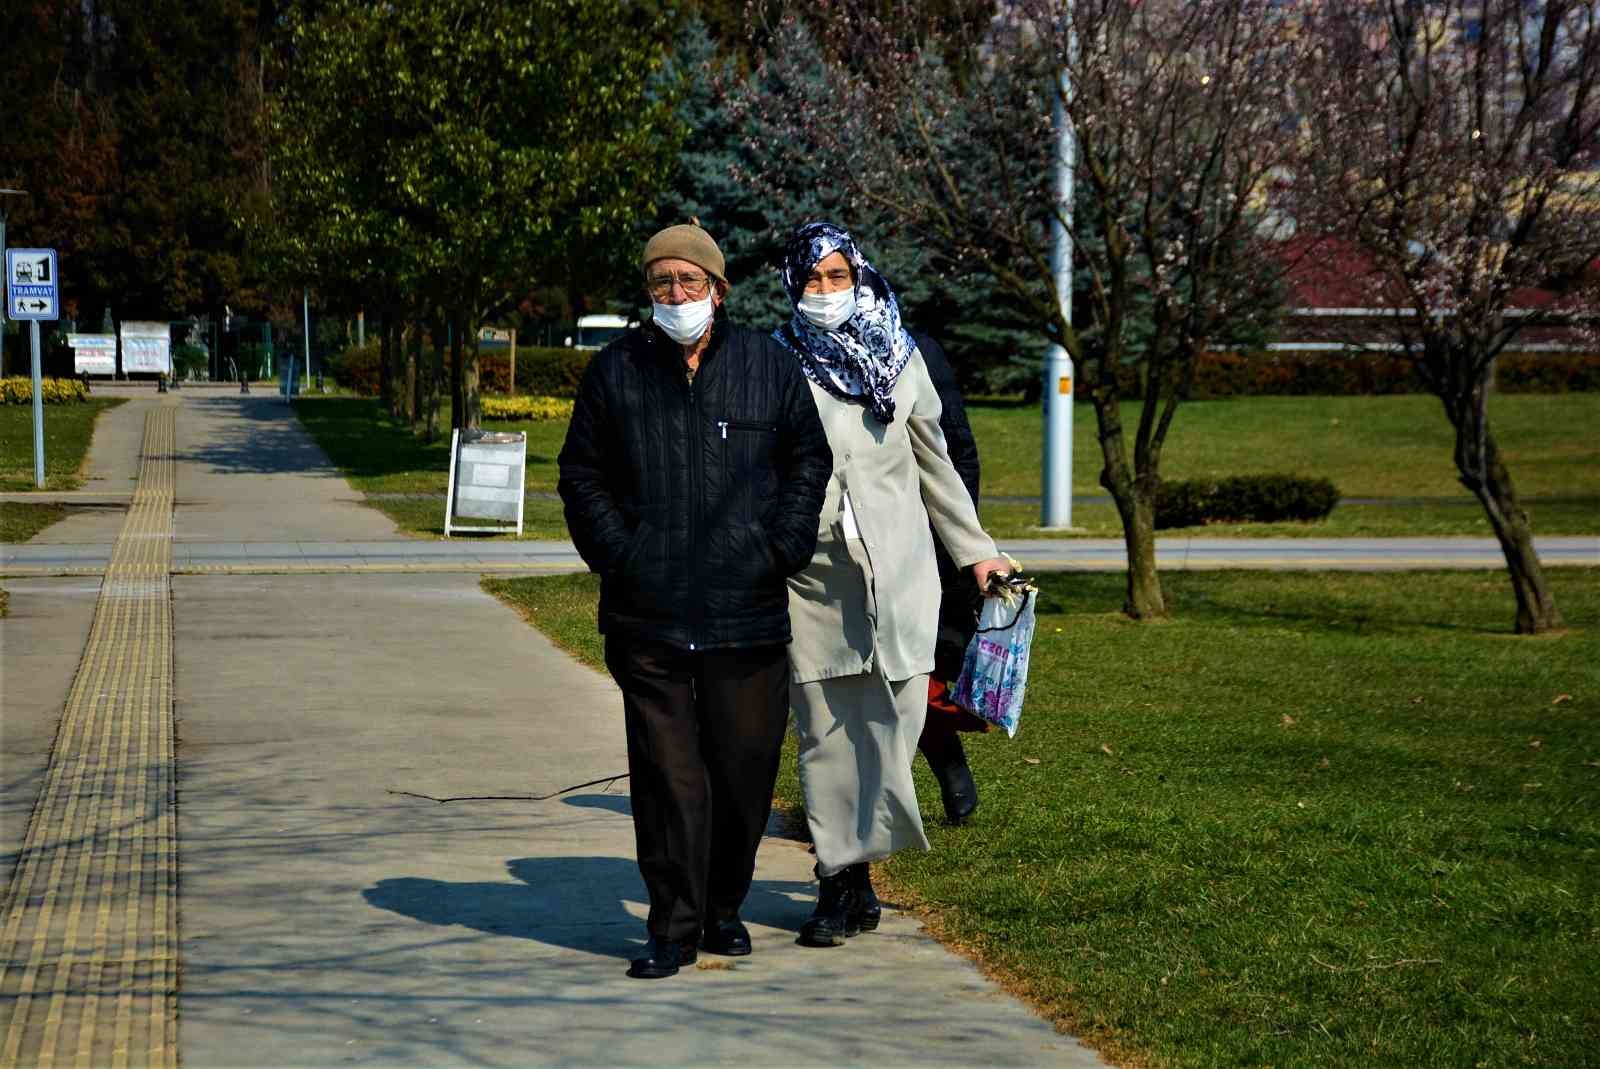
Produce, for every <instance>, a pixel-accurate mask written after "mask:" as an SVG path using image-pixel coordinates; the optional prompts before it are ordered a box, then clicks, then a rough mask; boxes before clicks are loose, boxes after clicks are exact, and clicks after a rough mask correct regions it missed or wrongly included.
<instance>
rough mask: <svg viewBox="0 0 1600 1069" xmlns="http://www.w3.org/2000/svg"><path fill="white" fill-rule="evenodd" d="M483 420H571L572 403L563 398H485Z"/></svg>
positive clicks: (531, 421) (535, 421)
mask: <svg viewBox="0 0 1600 1069" xmlns="http://www.w3.org/2000/svg"><path fill="white" fill-rule="evenodd" d="M483 418H484V419H505V420H520V421H523V422H527V423H539V422H542V421H544V420H551V419H571V418H572V401H571V400H570V399H568V398H565V397H485V398H483Z"/></svg>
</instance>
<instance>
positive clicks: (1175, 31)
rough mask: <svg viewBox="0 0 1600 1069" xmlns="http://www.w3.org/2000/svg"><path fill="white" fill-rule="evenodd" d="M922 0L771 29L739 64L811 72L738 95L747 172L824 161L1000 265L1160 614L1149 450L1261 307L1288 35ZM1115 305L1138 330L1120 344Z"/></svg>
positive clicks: (1271, 265)
mask: <svg viewBox="0 0 1600 1069" xmlns="http://www.w3.org/2000/svg"><path fill="white" fill-rule="evenodd" d="M936 6H937V9H938V13H937V15H928V14H926V13H925V12H926V10H927V9H926V8H925V7H924V6H923V5H917V4H909V3H903V4H899V5H897V6H895V7H894V8H893V9H892V11H890V12H889V13H888V14H887V15H884V14H883V13H884V11H885V6H884V5H883V4H882V3H879V2H874V0H859V2H858V0H831V2H828V3H824V4H821V5H815V6H813V7H811V8H808V17H807V19H806V21H805V22H801V21H798V20H791V21H790V22H788V23H787V24H785V25H782V26H780V27H778V28H777V31H776V33H775V34H774V38H773V40H774V44H773V47H772V49H771V50H770V52H769V53H768V55H767V57H766V59H765V63H764V67H763V71H762V75H763V78H762V79H758V80H757V81H760V82H761V84H764V85H766V86H769V87H770V86H772V85H780V86H781V85H783V84H791V85H802V84H805V82H806V81H807V76H808V74H814V68H815V66H816V65H817V64H818V63H819V62H820V63H822V65H823V66H824V68H825V71H826V81H827V83H828V85H829V86H830V90H829V91H828V92H826V93H822V94H816V93H811V94H803V95H802V94H798V93H795V94H785V93H782V92H779V93H772V92H767V93H764V94H762V95H761V96H759V97H751V98H747V99H745V100H743V101H742V105H743V106H744V107H746V108H749V109H751V110H753V111H757V112H759V113H760V118H761V119H762V120H763V121H762V123H761V124H760V125H761V127H762V128H764V129H766V130H769V131H771V132H772V135H771V137H770V139H769V141H768V142H767V143H766V144H764V145H763V146H762V148H763V149H764V152H765V155H766V158H767V159H768V160H769V165H768V167H767V171H766V176H765V177H766V179H767V180H768V181H769V182H772V183H774V184H777V185H781V184H782V182H783V181H784V178H785V176H786V175H787V174H792V173H817V172H820V173H822V174H824V175H826V176H827V177H828V180H829V181H830V182H834V183H837V184H839V185H840V186H842V187H845V188H847V189H848V191H849V193H850V195H851V196H852V197H853V198H855V200H856V202H857V203H858V204H860V205H862V206H863V207H864V208H868V207H870V208H871V209H873V210H876V211H881V212H885V213H888V214H889V216H890V217H892V218H894V219H895V220H897V221H898V222H899V224H900V225H901V226H903V227H904V228H906V229H907V230H909V231H911V232H912V233H913V234H914V235H916V236H917V238H918V239H919V240H921V241H923V242H925V243H926V244H927V246H928V247H929V248H931V249H933V250H936V251H937V253H938V254H939V255H940V257H941V258H942V259H943V260H945V261H947V262H950V263H954V264H957V265H959V267H960V268H961V269H965V270H979V271H982V272H985V273H987V274H988V275H990V276H992V277H993V278H994V279H996V280H998V281H999V283H1000V284H1001V285H1002V286H1003V287H1004V288H1005V290H1006V291H1008V293H1009V294H1010V295H1012V296H1013V297H1015V298H1016V299H1017V300H1018V301H1019V302H1020V303H1021V304H1022V305H1023V306H1024V307H1025V308H1026V309H1027V310H1028V313H1029V315H1030V317H1031V319H1032V322H1033V323H1034V325H1035V326H1036V327H1037V329H1038V333H1039V337H1040V341H1041V348H1042V346H1043V344H1044V343H1047V342H1055V343H1059V344H1061V345H1062V346H1063V347H1065V348H1066V350H1067V351H1068V352H1069V353H1070V354H1071V355H1072V357H1073V360H1074V362H1075V364H1076V365H1077V368H1078V376H1079V379H1080V382H1081V383H1082V384H1085V385H1086V386H1087V388H1088V394H1089V396H1090V397H1091V398H1092V400H1093V403H1094V409H1095V415H1096V419H1097V423H1098V430H1099V441H1100V447H1101V454H1102V458H1103V467H1102V470H1101V473H1100V482H1101V484H1102V485H1103V486H1104V487H1105V488H1106V490H1107V491H1108V492H1109V493H1110V494H1111V497H1112V499H1113V500H1114V501H1115V503H1116V507H1117V510H1118V512H1119V514H1120V516H1121V519H1122V526H1123V532H1124V539H1125V542H1126V545H1127V552H1128V562H1129V568H1128V588H1127V598H1126V602H1125V610H1126V612H1127V613H1128V614H1129V615H1131V616H1134V617H1136V618H1147V617H1160V616H1164V615H1166V604H1165V600H1164V598H1163V596H1162V592H1161V584H1160V579H1159V577H1158V575H1157V573H1156V567H1155V536H1154V530H1155V501H1156V495H1157V490H1158V488H1159V486H1160V463H1161V452H1162V448H1163V445H1164V443H1165V441H1166V436H1167V432H1168V430H1169V429H1170V428H1171V426H1172V422H1173V418H1174V416H1175V414H1176V412H1177V409H1178V406H1179V403H1180V401H1181V400H1182V399H1183V397H1184V396H1185V393H1186V391H1187V390H1188V388H1189V386H1190V384H1191V382H1192V380H1193V376H1194V368H1195V362H1196V358H1197V357H1198V355H1199V354H1200V353H1201V352H1202V351H1203V350H1204V349H1205V348H1206V347H1207V346H1208V345H1209V344H1213V343H1219V342H1225V341H1227V340H1228V338H1229V337H1230V336H1231V335H1232V334H1233V333H1235V332H1238V331H1242V330H1244V329H1247V328H1248V327H1249V326H1250V324H1251V323H1252V322H1253V321H1254V320H1256V319H1258V318H1259V317H1261V316H1262V315H1263V314H1265V313H1266V312H1267V311H1268V310H1270V309H1271V308H1272V307H1273V306H1274V305H1275V303H1276V294H1277V292H1278V285H1277V284H1278V282H1279V281H1280V280H1281V277H1282V275H1283V273H1284V270H1285V267H1286V265H1285V263H1284V262H1283V259H1282V257H1281V255H1279V254H1278V251H1277V250H1276V249H1274V247H1273V244H1274V243H1273V234H1272V233H1271V230H1272V228H1271V226H1270V225H1269V218H1268V212H1267V194H1268V192H1269V190H1270V188H1271V187H1272V185H1273V184H1274V183H1275V182H1276V181H1277V180H1278V179H1279V177H1280V176H1281V175H1282V173H1283V171H1284V169H1285V167H1286V166H1287V165H1288V163H1289V161H1290V159H1291V157H1292V153H1293V151H1294V150H1295V147H1296V141H1295V137H1294V134H1293V124H1292V123H1290V122H1289V121H1287V120H1288V119H1289V111H1288V103H1287V102H1288V96H1287V94H1286V89H1287V87H1288V86H1289V85H1290V84H1291V81H1292V75H1293V74H1294V73H1296V72H1297V71H1298V69H1299V67H1300V65H1301V64H1302V63H1303V62H1304V59H1305V55H1306V52H1307V44H1306V42H1305V39H1304V36H1303V35H1301V34H1298V33H1296V32H1294V30H1295V26H1294V23H1293V22H1292V20H1291V19H1290V18H1289V17H1288V16H1286V15H1285V14H1284V13H1283V12H1281V11H1280V10H1279V8H1280V6H1281V5H1279V4H1277V3H1274V2H1273V0H1142V2H1141V0H1073V2H1072V3H1070V4H1069V3H1067V2H1065V0H1018V2H1014V3H1006V4H1000V5H995V4H993V3H948V4H941V5H936ZM813 27H815V29H813ZM819 57H820V58H819ZM1058 104H1059V106H1060V107H1061V108H1062V109H1063V112H1064V121H1065V123H1066V125H1067V126H1068V127H1070V130H1071V133H1072V140H1073V144H1074V148H1075V173H1076V181H1077V187H1078V190H1079V191H1080V196H1079V199H1078V203H1079V211H1078V213H1077V217H1076V218H1075V219H1074V218H1072V205H1071V204H1068V203H1063V202H1061V201H1059V200H1058V199H1057V195H1056V193H1055V189H1054V186H1053V183H1052V165H1053V163H1054V161H1055V158H1056V154H1057V152H1058V145H1059V139H1058V137H1057V135H1056V132H1055V129H1054V128H1053V126H1052V113H1053V110H1054V109H1055V108H1056V107H1057V105H1058ZM1053 220H1060V221H1061V222H1062V224H1063V225H1066V226H1067V227H1068V228H1069V229H1070V230H1071V231H1072V232H1073V233H1074V234H1075V235H1076V238H1077V241H1076V261H1077V265H1078V269H1079V275H1080V277H1086V279H1087V300H1086V301H1084V302H1083V305H1082V310H1081V312H1080V313H1077V314H1075V316H1074V319H1075V320H1076V322H1069V321H1068V320H1067V319H1066V318H1065V317H1064V316H1063V315H1062V313H1061V310H1060V302H1059V300H1058V296H1059V295H1058V293H1057V292H1056V284H1055V281H1054V278H1053V273H1052V270H1051V265H1050V237H1049V228H1050V224H1051V222H1052V221H1053ZM1136 304H1144V305H1148V312H1147V313H1145V314H1144V316H1141V318H1144V319H1145V321H1146V322H1147V323H1148V325H1149V329H1148V334H1147V336H1143V337H1140V338H1139V339H1137V341H1135V339H1134V338H1133V335H1132V333H1131V323H1132V321H1133V320H1134V318H1135V316H1134V315H1133V310H1134V308H1135V306H1136ZM1125 399H1127V400H1130V401H1132V402H1134V407H1133V409H1132V411H1131V412H1129V413H1128V414H1130V415H1133V417H1134V418H1133V427H1132V436H1131V441H1130V437H1129V434H1128V428H1127V427H1126V425H1125V423H1124V418H1125V406H1124V400H1125Z"/></svg>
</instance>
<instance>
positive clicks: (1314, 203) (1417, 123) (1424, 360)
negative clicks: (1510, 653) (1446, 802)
mask: <svg viewBox="0 0 1600 1069" xmlns="http://www.w3.org/2000/svg"><path fill="white" fill-rule="evenodd" d="M1310 19H1311V23H1312V25H1313V26H1314V35H1315V37H1316V38H1317V39H1318V41H1319V43H1320V46H1321V47H1322V49H1323V53H1322V55H1323V59H1324V64H1323V66H1322V69H1324V70H1326V69H1333V70H1338V71H1339V72H1341V73H1340V76H1339V77H1338V78H1322V79H1318V80H1317V82H1316V84H1305V85H1303V86H1302V89H1303V96H1302V101H1303V107H1302V109H1301V114H1302V116H1303V117H1304V119H1305V120H1306V132H1307V136H1308V140H1309V143H1310V144H1311V145H1313V146H1314V147H1315V151H1313V152H1309V153H1307V154H1306V158H1305V161H1304V163H1303V166H1302V168H1301V170H1300V172H1299V181H1298V182H1297V183H1296V188H1297V191H1298V193H1299V194H1300V195H1301V198H1302V199H1301V200H1300V201H1299V202H1298V203H1297V205H1296V207H1295V215H1296V218H1297V221H1298V223H1299V225H1300V227H1301V229H1302V232H1304V231H1306V230H1307V228H1310V229H1311V230H1313V231H1314V232H1316V233H1320V234H1334V233H1337V234H1338V235H1340V236H1341V237H1343V238H1345V239H1348V240H1354V241H1356V242H1357V243H1358V244H1359V246H1360V247H1361V249H1362V250H1363V251H1364V252H1365V253H1366V255H1367V256H1368V257H1369V258H1370V260H1371V261H1372V263H1373V265H1374V268H1373V271H1372V273H1371V274H1370V275H1369V276H1368V279H1367V283H1368V288H1369V289H1370V293H1371V300H1370V304H1371V306H1372V307H1375V308H1382V309H1385V310H1388V311H1389V312H1390V313H1391V314H1390V315H1389V317H1388V322H1389V323H1390V325H1391V327H1392V332H1393V334H1394V335H1395V336H1396V337H1397V338H1398V339H1399V344H1400V345H1401V346H1402V347H1403V349H1404V351H1405V353H1406V354H1407V355H1408V356H1409V357H1410V358H1411V359H1413V360H1414V361H1415V364H1416V367H1417V369H1418V370H1419V372H1420V374H1421V376H1422V378H1423V380H1424V381H1425V382H1426V383H1427V385H1428V387H1429V388H1430V389H1431V390H1432V391H1433V392H1434V393H1435V394H1437V395H1438V397H1439V399H1440V400H1441V401H1442V402H1443V403H1444V410H1445V415H1446V416H1447V417H1448V418H1449V420H1450V423H1451V425H1452V426H1453V427H1454V428H1455V432H1456V443H1455V462H1456V468H1457V471H1458V472H1459V473H1460V478H1461V482H1462V484H1463V485H1465V486H1466V487H1467V489H1469V490H1470V491H1472V493H1473V494H1474V495H1475V496H1476V497H1477V499H1478V500H1479V501H1480V502H1481V503H1482V504H1483V507H1484V510H1485V511H1486V512H1487V513H1488V516H1489V522H1490V524H1491V525H1492V526H1493V528H1494V532H1495V536H1496V537H1497V538H1498V539H1499V541H1500V545H1501V547H1502V549H1503V550H1504V552H1505V557H1506V563H1507V565H1508V567H1509V570H1510V575H1511V585H1512V589H1513V590H1514V591H1515V593H1516V600H1517V615H1516V629H1517V631H1518V632H1520V633H1532V632H1538V631H1543V630H1546V629H1548V628H1553V627H1558V626H1560V622H1561V618H1560V615H1559V614H1558V613H1557V611H1556V606H1555V602H1554V600H1553V599H1552V597H1551V594H1550V588H1549V585H1548V584H1547V583H1546V581H1545V578H1544V573H1543V570H1542V569H1541V567H1540V564H1539V557H1538V554H1537V553H1536V552H1535V550H1534V546H1533V529H1532V526H1531V524H1530V523H1529V520H1528V514H1527V512H1526V510H1525V509H1524V508H1523V507H1522V505H1521V504H1520V503H1519V501H1518V498H1517V493H1516V489H1515V487H1514V485H1513V483H1512V480H1511V474H1510V472H1509V470H1508V469H1507V468H1506V465H1505V458H1504V456H1503V454H1502V453H1501V452H1500V449H1499V447H1498V446H1497V444H1496V442H1495V439H1494V435H1493V434H1492V433H1491V432H1490V427H1489V413H1488V397H1489V393H1490V385H1491V383H1492V382H1493V379H1494V366H1495V360H1496V358H1497V357H1498V356H1499V355H1500V354H1501V353H1502V352H1503V351H1505V349H1506V346H1507V345H1508V344H1510V343H1511V342H1512V340H1513V339H1515V338H1516V337H1517V335H1518V334H1519V333H1521V332H1523V331H1525V330H1527V329H1528V328H1529V327H1532V326H1537V325H1540V324H1542V323H1551V322H1565V323H1567V324H1569V325H1570V324H1574V323H1576V324H1578V325H1579V326H1581V324H1582V323H1583V322H1584V320H1585V317H1586V316H1592V315H1593V314H1594V313H1595V312H1596V310H1597V309H1596V304H1597V296H1600V295H1597V294H1596V292H1595V290H1594V288H1593V287H1592V286H1591V287H1587V288H1586V287H1585V286H1583V284H1582V282H1583V276H1584V272H1585V269H1586V268H1587V266H1588V265H1589V264H1590V263H1592V262H1593V261H1594V259H1595V257H1597V256H1600V170H1597V169H1596V168H1597V165H1600V141H1597V134H1600V95H1597V89H1600V86H1597V80H1600V13H1597V9H1596V5H1595V4H1594V3H1593V0H1542V2H1534V0H1359V2H1355V0H1351V2H1342V3H1339V4H1328V5H1325V6H1323V7H1322V8H1321V9H1320V10H1318V11H1316V12H1315V13H1314V14H1312V15H1311V16H1310ZM1534 286H1541V287H1544V288H1545V289H1546V290H1548V291H1554V292H1555V293H1556V294H1558V299H1557V300H1555V301H1554V302H1553V303H1546V304H1544V305H1543V306H1542V307H1534V306H1529V305H1528V304H1527V303H1526V302H1524V301H1522V300H1519V296H1518V290H1519V289H1522V290H1523V291H1524V292H1526V290H1527V289H1528V288H1530V287H1534ZM1573 336H1581V333H1580V331H1579V330H1576V329H1575V330H1574V331H1573ZM1590 337H1592V334H1591V335H1590Z"/></svg>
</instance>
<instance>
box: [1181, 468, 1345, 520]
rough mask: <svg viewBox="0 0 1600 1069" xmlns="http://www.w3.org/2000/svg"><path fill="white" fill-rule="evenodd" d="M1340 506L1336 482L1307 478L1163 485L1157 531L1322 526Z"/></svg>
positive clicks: (1250, 477) (1236, 477)
mask: <svg viewBox="0 0 1600 1069" xmlns="http://www.w3.org/2000/svg"><path fill="white" fill-rule="evenodd" d="M1338 503H1339V490H1338V488H1337V487H1335V486H1334V485H1333V483H1332V482H1330V481H1328V480H1327V479H1312V478H1308V477H1306V476H1302V475H1234V476H1231V477H1229V478H1226V479H1187V480H1183V481H1178V482H1163V483H1162V484H1161V489H1160V490H1159V491H1157V493H1156V529H1157V530H1164V529H1166V528H1170V527H1194V526H1198V525H1200V524H1205V523H1227V522H1233V523H1278V522H1281V521H1284V520H1296V521H1310V520H1320V519H1324V518H1325V517H1326V516H1327V515H1328V513H1330V512H1332V511H1333V507H1334V506H1335V505H1337V504H1338Z"/></svg>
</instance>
